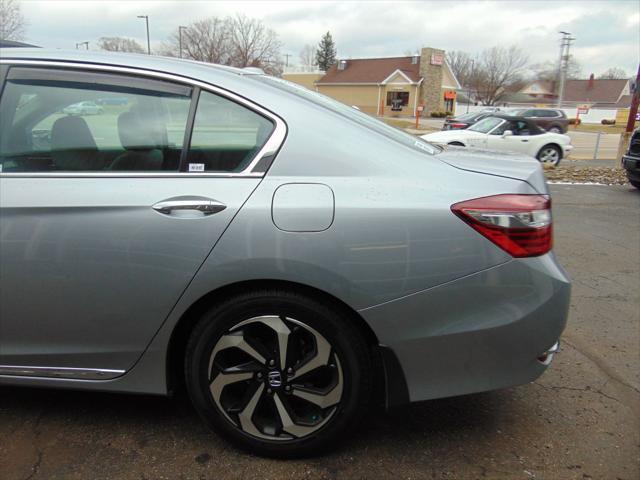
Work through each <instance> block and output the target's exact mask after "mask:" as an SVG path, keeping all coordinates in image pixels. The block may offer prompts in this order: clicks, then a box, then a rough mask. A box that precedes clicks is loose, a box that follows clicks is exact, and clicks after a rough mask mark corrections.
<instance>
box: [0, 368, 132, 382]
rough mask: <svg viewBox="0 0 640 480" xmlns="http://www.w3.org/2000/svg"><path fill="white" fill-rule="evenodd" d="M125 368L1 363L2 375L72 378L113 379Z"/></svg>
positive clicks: (120, 374)
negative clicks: (32, 365) (31, 365)
mask: <svg viewBox="0 0 640 480" xmlns="http://www.w3.org/2000/svg"><path fill="white" fill-rule="evenodd" d="M124 373H125V370H111V369H103V368H69V367H30V366H19V365H0V376H11V377H40V378H61V379H70V380H112V379H114V378H117V377H120V376H122V375H124Z"/></svg>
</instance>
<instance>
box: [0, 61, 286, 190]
mask: <svg viewBox="0 0 640 480" xmlns="http://www.w3.org/2000/svg"><path fill="white" fill-rule="evenodd" d="M0 65H8V66H9V67H11V66H45V67H47V66H48V67H62V68H72V69H79V70H97V71H103V72H109V73H127V74H132V75H140V76H147V77H153V78H159V79H163V80H169V81H172V82H179V83H183V84H187V85H190V86H192V87H196V86H197V87H200V88H201V89H202V90H204V91H208V92H211V93H213V94H215V95H220V96H222V97H224V98H227V99H229V100H231V101H234V102H236V103H239V104H240V105H243V106H244V107H246V108H248V109H249V110H253V111H254V112H257V113H259V114H261V115H262V116H264V117H267V118H268V119H269V120H271V121H273V122H274V124H275V128H274V130H273V132H272V133H271V136H270V137H269V140H267V142H266V143H265V144H264V145H263V146H262V148H261V149H260V151H259V152H258V153H257V155H256V156H255V157H254V159H253V160H252V161H251V163H250V164H249V165H248V166H247V168H245V169H244V170H243V171H241V172H203V173H195V172H177V171H176V172H103V171H97V172H89V171H88V172H2V171H0V178H1V177H6V178H101V177H107V178H138V177H139V178H150V177H151V178H153V177H163V178H166V177H179V178H191V177H193V178H202V177H216V178H238V177H240V178H242V177H245V178H246V177H249V178H262V177H264V176H265V174H266V172H253V169H254V168H255V166H256V165H257V164H258V163H259V162H260V160H262V159H263V158H265V157H268V156H271V155H275V154H276V153H277V152H278V150H279V149H280V147H281V146H282V144H283V143H284V139H285V138H286V136H287V124H286V123H285V121H284V120H283V119H281V118H280V117H279V116H277V115H276V114H274V113H273V112H271V111H270V110H267V109H266V108H264V107H261V106H260V105H258V104H256V103H253V102H251V101H249V100H247V99H246V98H244V97H241V96H240V95H236V94H235V93H233V92H230V91H228V90H225V89H223V88H221V87H218V86H215V85H211V84H209V83H206V82H202V81H200V80H195V79H192V78H189V77H183V76H181V75H176V74H173V73H165V72H158V71H155V70H146V69H142V68H133V67H119V66H113V65H102V64H95V63H78V62H64V61H59V60H25V59H22V60H20V59H0Z"/></svg>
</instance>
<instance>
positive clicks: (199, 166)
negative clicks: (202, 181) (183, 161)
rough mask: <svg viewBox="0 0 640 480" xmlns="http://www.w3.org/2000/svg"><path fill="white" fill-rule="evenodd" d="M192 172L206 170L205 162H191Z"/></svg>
mask: <svg viewBox="0 0 640 480" xmlns="http://www.w3.org/2000/svg"><path fill="white" fill-rule="evenodd" d="M189 171H190V172H204V163H190V164H189Z"/></svg>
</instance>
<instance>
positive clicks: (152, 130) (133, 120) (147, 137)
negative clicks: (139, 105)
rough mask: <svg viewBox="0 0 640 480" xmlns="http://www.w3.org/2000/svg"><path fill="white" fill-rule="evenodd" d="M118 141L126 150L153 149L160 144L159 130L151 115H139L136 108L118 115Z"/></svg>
mask: <svg viewBox="0 0 640 480" xmlns="http://www.w3.org/2000/svg"><path fill="white" fill-rule="evenodd" d="M118 135H119V136H120V143H121V144H122V146H123V147H124V148H126V149H127V150H153V149H154V148H157V147H159V146H160V145H161V144H162V138H161V136H160V130H159V128H158V125H157V123H156V121H155V120H154V119H153V117H152V116H151V115H144V116H143V115H141V114H140V112H139V111H137V110H130V111H128V112H123V113H121V114H120V115H119V116H118Z"/></svg>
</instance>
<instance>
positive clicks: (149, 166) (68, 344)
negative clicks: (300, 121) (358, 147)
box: [0, 65, 286, 378]
mask: <svg viewBox="0 0 640 480" xmlns="http://www.w3.org/2000/svg"><path fill="white" fill-rule="evenodd" d="M88 68H89V69H88V70H87V69H84V70H77V71H70V70H57V69H55V68H54V67H47V66H46V65H39V66H38V67H37V68H34V67H29V66H21V67H18V66H12V67H11V68H10V69H9V71H8V75H7V79H6V82H5V84H4V88H3V92H2V97H1V103H0V112H1V115H0V371H1V372H2V373H1V374H16V375H20V374H28V375H37V376H48V375H54V376H65V377H66V376H68V377H82V378H91V377H92V376H93V375H96V374H99V375H102V376H101V377H99V378H108V377H109V376H117V375H120V374H122V373H123V372H124V371H126V370H127V369H129V368H130V367H131V366H132V365H133V364H134V363H135V362H136V360H137V359H138V358H139V357H140V355H141V353H142V352H143V351H144V349H145V348H146V346H147V345H148V343H149V341H150V340H151V338H152V337H153V335H154V333H155V332H156V331H157V330H158V328H159V327H160V325H161V324H162V322H163V321H164V319H165V318H166V317H167V315H168V314H169V312H170V311H171V308H172V307H173V305H175V303H176V302H177V300H178V299H179V297H180V296H181V294H182V293H183V291H184V290H185V288H186V287H187V285H188V284H189V282H190V280H191V279H192V278H193V276H194V275H195V273H196V271H197V270H198V268H199V266H200V265H201V264H202V263H203V261H204V260H205V258H206V257H207V255H208V254H209V252H210V251H211V250H212V248H213V247H214V245H215V244H216V241H217V240H218V239H219V237H220V236H221V234H222V233H223V231H224V230H225V228H226V227H227V226H228V224H229V222H230V221H231V219H232V218H233V217H234V215H235V214H236V213H237V212H238V210H239V209H240V207H241V206H242V205H243V203H244V202H245V201H246V200H247V198H248V197H249V196H250V195H251V193H252V192H253V190H254V189H255V188H256V186H257V185H258V183H259V182H260V181H261V176H262V175H261V174H257V173H256V172H255V171H254V168H255V166H256V164H257V163H258V161H259V160H260V159H261V158H262V157H263V156H264V155H266V154H269V153H271V154H273V152H274V151H275V150H274V148H275V147H274V145H276V144H279V143H280V142H281V141H282V139H283V138H284V133H283V130H284V129H285V128H286V127H284V124H283V122H281V121H280V120H279V119H277V118H276V117H274V116H273V115H272V114H269V113H267V112H266V111H264V110H262V109H261V108H260V107H257V106H255V105H251V104H249V103H248V102H247V101H245V100H242V99H240V98H238V97H235V96H234V95H232V94H226V93H225V94H221V93H220V92H219V91H218V90H217V89H216V88H214V87H212V88H211V90H212V91H205V90H200V88H199V87H198V86H194V85H190V84H188V83H179V82H174V81H173V80H172V81H169V80H167V79H165V78H162V75H159V74H152V73H149V74H148V75H150V76H152V77H153V78H150V77H144V76H141V77H135V76H131V75H126V76H125V75H120V74H119V72H118V73H116V72H104V71H97V70H96V71H93V70H91V68H90V67H88ZM99 98H100V99H102V101H103V102H105V103H106V104H107V105H108V106H105V107H104V109H103V110H101V111H100V112H99V113H98V114H96V115H90V116H83V115H74V116H71V115H66V114H65V113H64V112H63V110H64V109H65V108H66V107H68V106H69V105H73V104H79V102H81V101H93V102H95V101H96V100H97V99H99ZM109 98H113V99H114V101H113V102H109V101H108V100H109ZM105 99H106V101H105ZM115 99H118V101H115ZM124 99H126V102H125V101H124ZM189 147H190V148H189ZM12 369H14V371H13V373H12ZM96 372H97V373H96ZM105 376H106V377H105Z"/></svg>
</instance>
